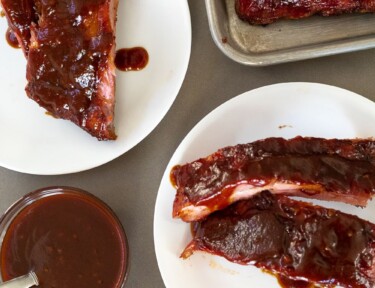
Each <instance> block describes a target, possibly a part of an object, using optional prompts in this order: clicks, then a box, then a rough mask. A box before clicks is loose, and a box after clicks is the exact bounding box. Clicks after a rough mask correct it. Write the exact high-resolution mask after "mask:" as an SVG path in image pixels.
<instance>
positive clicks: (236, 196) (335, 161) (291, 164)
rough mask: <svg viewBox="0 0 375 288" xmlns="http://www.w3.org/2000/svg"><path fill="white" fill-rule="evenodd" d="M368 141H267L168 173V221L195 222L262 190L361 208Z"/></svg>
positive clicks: (373, 178) (369, 187)
mask: <svg viewBox="0 0 375 288" xmlns="http://www.w3.org/2000/svg"><path fill="white" fill-rule="evenodd" d="M374 168H375V141H374V140H372V139H342V140H339V139H322V138H307V137H305V138H304V137H296V138H293V139H290V140H286V139H283V138H267V139H264V140H259V141H255V142H253V143H249V144H240V145H236V146H230V147H226V148H222V149H220V150H218V151H217V152H215V153H213V154H211V155H209V156H208V157H206V158H201V159H198V160H196V161H193V162H191V163H187V164H185V165H177V166H175V167H174V168H172V170H171V173H170V177H171V182H172V184H173V185H174V186H175V188H176V190H177V191H176V197H175V200H174V204H173V217H175V218H181V219H182V220H184V221H187V222H190V221H197V220H199V219H202V218H204V217H206V216H207V215H209V214H210V213H211V212H213V211H216V210H219V209H223V208H225V207H226V206H228V205H229V204H231V203H233V202H236V201H238V200H241V199H246V198H249V197H251V196H252V195H254V194H256V193H259V192H261V191H263V190H270V191H272V192H273V193H276V194H285V195H292V196H301V197H307V198H314V199H320V200H331V201H340V202H345V203H348V204H352V205H357V206H365V205H366V203H367V201H368V200H369V199H371V198H372V196H373V195H374V192H375V169H374Z"/></svg>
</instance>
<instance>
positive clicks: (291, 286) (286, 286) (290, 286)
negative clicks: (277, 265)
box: [276, 275, 317, 288]
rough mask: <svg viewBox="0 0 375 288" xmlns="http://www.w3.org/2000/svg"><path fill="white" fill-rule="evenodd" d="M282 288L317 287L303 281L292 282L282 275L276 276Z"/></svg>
mask: <svg viewBox="0 0 375 288" xmlns="http://www.w3.org/2000/svg"><path fill="white" fill-rule="evenodd" d="M276 278H277V280H278V282H279V284H280V286H281V287H282V288H314V287H317V286H314V285H313V284H311V283H309V282H305V281H302V280H292V279H289V278H287V277H284V276H282V275H277V276H276Z"/></svg>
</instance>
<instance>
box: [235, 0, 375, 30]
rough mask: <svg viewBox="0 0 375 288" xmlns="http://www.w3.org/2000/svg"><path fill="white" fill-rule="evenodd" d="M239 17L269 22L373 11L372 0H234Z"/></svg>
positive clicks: (246, 19) (245, 19)
mask: <svg viewBox="0 0 375 288" xmlns="http://www.w3.org/2000/svg"><path fill="white" fill-rule="evenodd" d="M235 9H236V12H237V15H238V16H239V18H240V19H242V20H244V21H247V22H249V23H250V24H263V25H264V24H269V23H272V22H275V21H276V20H278V19H283V18H284V19H300V18H305V17H309V16H311V15H314V14H319V15H323V16H330V15H339V14H344V13H358V12H359V13H365V12H375V1H374V0H359V1H357V0H293V1H288V0H236V2H235Z"/></svg>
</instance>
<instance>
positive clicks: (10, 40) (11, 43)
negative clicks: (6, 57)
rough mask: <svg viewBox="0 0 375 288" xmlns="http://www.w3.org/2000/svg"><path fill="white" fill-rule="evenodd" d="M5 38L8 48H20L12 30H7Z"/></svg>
mask: <svg viewBox="0 0 375 288" xmlns="http://www.w3.org/2000/svg"><path fill="white" fill-rule="evenodd" d="M5 38H6V40H7V42H8V44H9V46H11V47H13V48H17V49H18V48H21V46H20V44H19V43H18V40H17V37H16V34H14V32H13V30H12V29H10V28H8V29H7V32H6V34H5Z"/></svg>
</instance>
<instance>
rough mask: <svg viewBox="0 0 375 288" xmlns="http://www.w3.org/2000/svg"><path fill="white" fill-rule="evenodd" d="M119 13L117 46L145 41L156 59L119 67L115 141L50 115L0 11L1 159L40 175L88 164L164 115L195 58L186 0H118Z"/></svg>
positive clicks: (135, 139) (120, 149) (107, 157)
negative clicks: (33, 96)
mask: <svg viewBox="0 0 375 288" xmlns="http://www.w3.org/2000/svg"><path fill="white" fill-rule="evenodd" d="M117 17H118V23H117V48H119V49H120V48H130V47H134V46H142V47H144V48H146V49H147V51H148V52H149V56H150V60H149V63H148V66H147V67H146V68H145V69H144V70H143V71H140V72H120V71H118V72H117V75H118V77H117V87H116V115H115V117H116V118H115V125H116V133H117V135H118V139H117V140H116V141H113V142H99V141H97V140H96V139H95V138H93V137H92V136H90V135H89V134H87V133H86V132H84V131H83V130H81V129H80V128H79V127H78V126H75V125H74V124H72V123H70V121H64V120H56V119H54V118H52V117H50V116H47V115H46V114H45V110H44V109H43V108H40V107H39V106H38V104H36V103H35V102H33V101H32V100H30V99H29V98H28V97H27V96H26V93H25V91H24V87H25V85H26V80H25V75H26V72H25V71H26V60H25V59H24V56H23V54H22V52H21V50H17V49H13V48H10V47H9V46H8V44H7V43H6V41H5V31H6V28H7V23H6V19H5V18H0V35H3V38H2V40H1V39H0V63H1V65H0V83H1V105H0V135H1V141H0V166H3V167H6V168H8V169H12V170H15V171H19V172H24V173H30V174H41V175H54V174H65V173H73V172H79V171H83V170H87V169H90V168H93V167H97V166H99V165H102V164H104V163H107V162H109V161H111V160H113V159H114V158H116V157H118V156H120V155H122V154H123V153H125V152H126V151H128V150H129V149H131V148H132V147H134V146H135V145H136V144H138V143H139V142H140V141H141V140H142V139H144V138H145V137H146V136H147V135H148V134H149V133H150V132H151V131H152V130H153V129H154V128H155V127H156V126H157V125H158V123H159V122H160V121H161V120H162V118H163V117H164V115H165V114H166V113H167V111H168V110H169V108H170V107H171V105H172V103H173V102H174V100H175V98H176V96H177V94H178V91H179V89H180V87H181V85H182V82H183V79H184V77H185V73H186V70H187V66H188V62H189V58H190V48H191V23H190V12H189V7H188V4H187V1H186V0H179V1H176V0H157V1H155V0H126V1H120V6H119V9H118V14H117Z"/></svg>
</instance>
